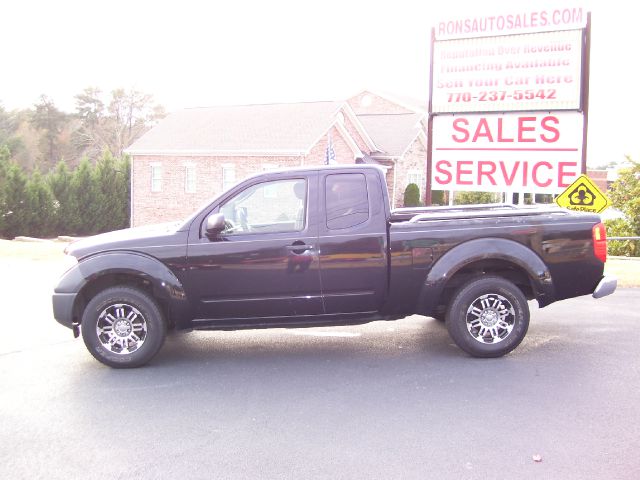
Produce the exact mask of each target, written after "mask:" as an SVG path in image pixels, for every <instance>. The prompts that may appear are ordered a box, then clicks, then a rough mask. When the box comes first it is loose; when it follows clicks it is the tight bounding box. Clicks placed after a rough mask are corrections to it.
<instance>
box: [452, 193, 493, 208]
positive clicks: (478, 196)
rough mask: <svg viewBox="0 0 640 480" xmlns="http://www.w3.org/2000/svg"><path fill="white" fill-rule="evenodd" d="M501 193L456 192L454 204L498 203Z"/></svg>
mask: <svg viewBox="0 0 640 480" xmlns="http://www.w3.org/2000/svg"><path fill="white" fill-rule="evenodd" d="M499 196H500V194H499V193H494V192H456V193H455V194H454V196H453V204H454V205H477V204H480V203H498V202H499V201H500V198H499Z"/></svg>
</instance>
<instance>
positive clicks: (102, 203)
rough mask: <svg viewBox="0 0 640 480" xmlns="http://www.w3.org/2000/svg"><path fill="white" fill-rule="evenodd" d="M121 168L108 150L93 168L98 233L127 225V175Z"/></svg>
mask: <svg viewBox="0 0 640 480" xmlns="http://www.w3.org/2000/svg"><path fill="white" fill-rule="evenodd" d="M122 166H123V165H122V162H117V161H116V160H115V159H114V158H113V155H111V152H109V151H108V150H105V151H104V153H103V154H102V157H101V158H100V160H99V161H98V163H97V164H96V166H95V170H94V182H95V185H96V201H97V202H96V212H97V218H96V222H95V227H96V230H97V231H98V232H107V231H111V230H118V229H121V228H124V227H126V226H127V224H128V218H129V214H128V210H127V205H128V190H129V189H128V187H127V182H128V175H125V172H122V171H120V167H122Z"/></svg>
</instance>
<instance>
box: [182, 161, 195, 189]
mask: <svg viewBox="0 0 640 480" xmlns="http://www.w3.org/2000/svg"><path fill="white" fill-rule="evenodd" d="M184 191H185V192H186V193H195V192H196V166H195V165H193V164H187V165H185V166H184Z"/></svg>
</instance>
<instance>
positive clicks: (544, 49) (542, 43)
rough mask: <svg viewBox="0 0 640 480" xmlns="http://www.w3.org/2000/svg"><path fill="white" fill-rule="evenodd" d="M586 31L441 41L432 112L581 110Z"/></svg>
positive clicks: (435, 55) (435, 56) (436, 48)
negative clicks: (583, 46) (584, 37)
mask: <svg viewBox="0 0 640 480" xmlns="http://www.w3.org/2000/svg"><path fill="white" fill-rule="evenodd" d="M582 44H583V31H582V30H565V31H559V32H544V33H535V34H525V35H510V36H504V37H482V38H471V39H461V40H448V41H438V42H435V43H434V47H433V66H432V72H433V79H432V82H433V83H432V85H433V89H432V100H431V104H432V108H431V111H432V113H446V112H496V111H498V112H505V111H514V110H523V111H531V110H579V109H580V108H581V104H580V98H581V88H580V86H581V76H582V57H583V52H582Z"/></svg>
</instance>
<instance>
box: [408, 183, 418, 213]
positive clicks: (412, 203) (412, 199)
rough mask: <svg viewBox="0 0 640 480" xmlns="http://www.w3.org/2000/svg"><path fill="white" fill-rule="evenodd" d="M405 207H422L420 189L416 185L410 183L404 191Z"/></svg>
mask: <svg viewBox="0 0 640 480" xmlns="http://www.w3.org/2000/svg"><path fill="white" fill-rule="evenodd" d="M404 206H405V207H419V206H420V188H419V187H418V185H416V184H415V183H410V184H409V185H407V188H405V190H404Z"/></svg>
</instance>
